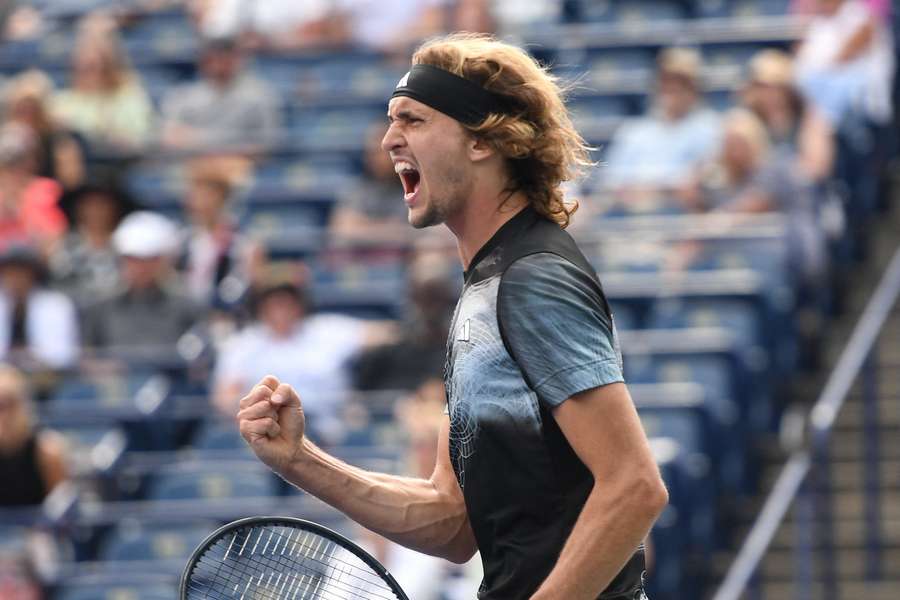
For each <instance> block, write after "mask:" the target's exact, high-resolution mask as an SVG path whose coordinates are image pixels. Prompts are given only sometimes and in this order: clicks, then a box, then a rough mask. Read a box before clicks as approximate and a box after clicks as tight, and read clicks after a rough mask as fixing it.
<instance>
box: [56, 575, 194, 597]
mask: <svg viewBox="0 0 900 600" xmlns="http://www.w3.org/2000/svg"><path fill="white" fill-rule="evenodd" d="M177 597H178V589H177V587H176V585H175V583H174V582H173V583H171V584H164V583H156V584H142V583H135V582H133V581H129V580H128V579H127V578H123V579H122V580H118V581H111V582H102V583H64V584H62V585H61V586H60V587H59V590H58V591H57V592H56V593H55V594H54V595H53V600H172V598H177Z"/></svg>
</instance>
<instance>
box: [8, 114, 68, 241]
mask: <svg viewBox="0 0 900 600" xmlns="http://www.w3.org/2000/svg"><path fill="white" fill-rule="evenodd" d="M36 149H37V147H36V140H35V137H34V134H33V133H32V131H31V130H30V129H28V128H27V127H25V126H23V125H20V124H16V123H10V124H7V125H4V126H3V127H2V128H0V245H5V244H9V243H10V242H33V243H36V244H38V245H39V246H40V248H41V250H42V251H44V252H47V251H49V249H50V247H51V246H52V245H53V244H54V243H55V242H56V241H57V240H58V239H59V238H60V237H61V236H62V235H63V233H64V232H65V230H66V217H65V215H63V213H62V211H61V210H60V209H59V206H58V201H59V197H60V194H61V193H62V189H61V188H60V186H59V184H58V183H56V182H55V181H53V180H52V179H47V178H45V177H37V176H35V174H34V170H35V163H36V160H35V159H36V156H35V155H36Z"/></svg>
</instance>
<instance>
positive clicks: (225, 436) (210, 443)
mask: <svg viewBox="0 0 900 600" xmlns="http://www.w3.org/2000/svg"><path fill="white" fill-rule="evenodd" d="M191 447H193V449H195V450H234V451H247V452H249V451H250V447H249V446H248V445H247V443H246V442H245V441H244V438H242V437H241V433H240V432H239V431H238V429H237V427H236V426H235V424H234V422H233V421H217V420H209V421H206V422H204V423H201V424H200V427H199V428H198V429H197V431H196V432H195V433H194V436H193V438H192V441H191Z"/></svg>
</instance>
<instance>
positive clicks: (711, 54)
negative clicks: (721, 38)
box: [701, 43, 765, 73]
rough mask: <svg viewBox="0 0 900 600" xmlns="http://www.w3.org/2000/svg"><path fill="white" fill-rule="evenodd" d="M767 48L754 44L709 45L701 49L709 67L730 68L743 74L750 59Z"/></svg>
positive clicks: (705, 62)
mask: <svg viewBox="0 0 900 600" xmlns="http://www.w3.org/2000/svg"><path fill="white" fill-rule="evenodd" d="M764 47H765V46H763V45H762V44H753V43H723V44H709V45H704V46H703V47H702V48H701V54H702V55H703V63H704V65H706V66H707V67H719V68H721V67H728V68H732V69H735V70H736V71H737V72H739V73H742V72H743V70H744V69H745V68H746V65H747V63H748V62H750V59H751V58H753V56H754V55H755V54H756V53H757V52H759V51H760V50H762V49H763V48H764Z"/></svg>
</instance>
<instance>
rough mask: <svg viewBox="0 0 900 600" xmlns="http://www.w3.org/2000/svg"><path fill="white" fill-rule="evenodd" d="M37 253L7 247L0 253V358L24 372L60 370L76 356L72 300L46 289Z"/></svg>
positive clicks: (75, 327) (42, 269)
mask: <svg viewBox="0 0 900 600" xmlns="http://www.w3.org/2000/svg"><path fill="white" fill-rule="evenodd" d="M46 275H47V273H46V267H45V265H44V261H43V259H42V258H41V255H40V253H38V251H37V250H36V249H34V248H31V247H28V246H18V245H12V246H9V247H7V249H6V250H5V251H4V252H3V253H2V254H0V357H2V360H5V361H12V362H14V363H16V364H17V365H19V366H21V367H23V368H27V369H28V370H30V371H31V370H42V369H45V368H50V369H62V368H65V367H68V366H71V365H72V364H74V363H75V361H76V359H77V358H78V319H77V313H76V311H75V306H74V304H73V303H72V301H71V300H70V299H69V298H68V296H66V295H65V294H63V293H61V292H57V291H54V290H50V289H47V288H46V287H45V281H46Z"/></svg>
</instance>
